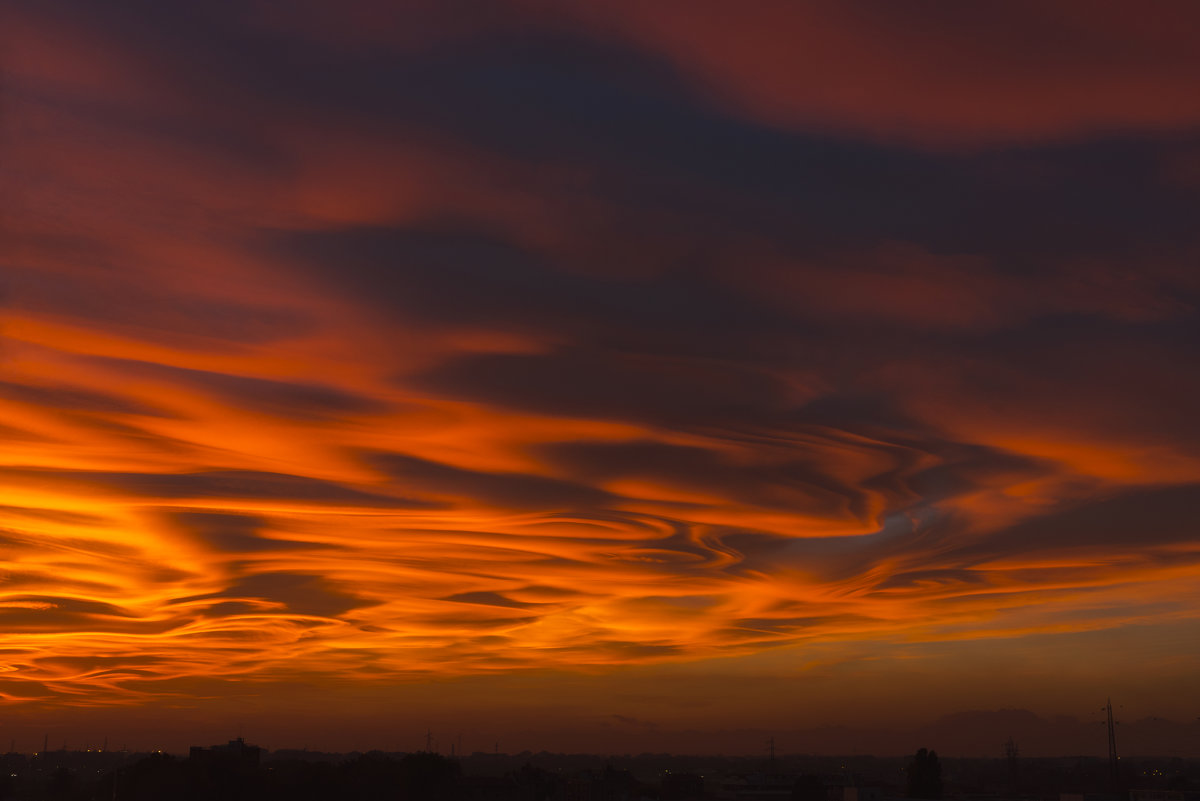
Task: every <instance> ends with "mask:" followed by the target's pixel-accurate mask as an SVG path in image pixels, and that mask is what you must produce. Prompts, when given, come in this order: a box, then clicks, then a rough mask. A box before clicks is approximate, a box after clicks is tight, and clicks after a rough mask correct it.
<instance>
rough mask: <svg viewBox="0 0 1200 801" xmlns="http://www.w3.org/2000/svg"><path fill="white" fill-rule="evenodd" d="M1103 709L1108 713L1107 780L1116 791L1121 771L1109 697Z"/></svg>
mask: <svg viewBox="0 0 1200 801" xmlns="http://www.w3.org/2000/svg"><path fill="white" fill-rule="evenodd" d="M1104 711H1105V712H1106V713H1108V780H1109V781H1110V782H1111V783H1112V789H1113V792H1116V790H1117V787H1118V785H1119V783H1120V780H1121V773H1120V767H1119V765H1118V763H1117V760H1118V759H1119V757H1118V756H1117V732H1116V729H1115V727H1114V726H1113V716H1112V699H1111V698H1109V699H1108V703H1106V704H1105V705H1104Z"/></svg>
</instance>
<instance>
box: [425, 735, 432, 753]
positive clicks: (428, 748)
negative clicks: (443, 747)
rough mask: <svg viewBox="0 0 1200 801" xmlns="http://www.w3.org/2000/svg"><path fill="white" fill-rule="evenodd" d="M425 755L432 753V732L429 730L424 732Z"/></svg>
mask: <svg viewBox="0 0 1200 801" xmlns="http://www.w3.org/2000/svg"><path fill="white" fill-rule="evenodd" d="M425 753H427V754H431V753H433V731H432V730H431V729H426V730H425Z"/></svg>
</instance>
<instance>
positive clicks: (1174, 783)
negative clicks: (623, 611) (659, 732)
mask: <svg viewBox="0 0 1200 801" xmlns="http://www.w3.org/2000/svg"><path fill="white" fill-rule="evenodd" d="M930 756H932V760H930V758H929V757H930ZM0 764H2V765H3V771H2V773H0V801H40V800H41V799H47V800H48V801H101V800H102V801H112V800H113V799H117V800H118V801H209V800H210V799H211V800H213V801H250V799H253V800H254V801H275V800H276V799H278V800H279V801H284V800H285V799H286V801H318V800H319V801H359V800H360V799H361V800H363V801H365V800H366V799H371V801H384V800H393V799H394V800H395V801H638V799H648V800H649V799H654V800H656V801H657V800H661V801H702V800H705V799H712V800H713V801H722V800H728V801H750V800H751V799H757V800H758V801H887V799H899V798H947V799H963V801H988V800H989V799H995V800H996V801H1013V800H1017V799H1026V800H1028V801H1042V800H1045V801H1200V759H1195V758H1191V759H1187V758H1180V757H1174V758H1161V759H1155V758H1140V759H1137V760H1122V761H1121V763H1120V769H1119V773H1118V779H1117V782H1116V784H1115V785H1114V783H1113V781H1112V775H1111V770H1110V765H1109V763H1108V760H1106V759H1099V758H1094V757H1063V758H1055V759H1039V758H1019V759H1013V758H1008V759H1005V758H997V759H942V760H938V759H937V757H936V756H933V755H924V756H916V755H914V756H909V757H891V758H876V757H865V756H854V757H818V756H802V755H793V756H781V757H778V758H776V759H768V758H765V757H754V758H750V757H713V756H678V755H671V754H639V755H636V756H631V755H625V756H607V757H606V756H596V755H586V754H551V753H546V752H542V753H537V754H534V753H530V752H524V753H521V754H515V755H510V754H487V753H476V754H472V755H470V756H463V757H459V758H452V757H447V756H443V755H440V754H436V753H429V752H416V753H407V754H403V753H383V752H379V751H372V752H370V753H366V754H362V753H357V752H356V753H351V754H328V753H321V752H312V751H276V752H273V753H270V752H267V751H265V750H262V749H259V748H257V747H255V746H252V745H248V744H246V743H244V742H242V741H241V740H235V741H232V742H230V743H229V744H228V745H225V746H215V747H212V748H193V749H192V752H191V753H190V754H189V755H188V756H173V755H170V754H164V753H152V754H137V753H127V752H113V751H102V750H92V751H65V750H62V751H50V752H43V753H39V754H34V755H25V754H17V753H9V754H6V755H3V756H0Z"/></svg>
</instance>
